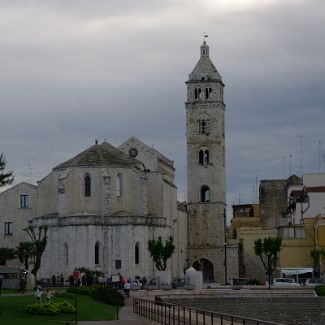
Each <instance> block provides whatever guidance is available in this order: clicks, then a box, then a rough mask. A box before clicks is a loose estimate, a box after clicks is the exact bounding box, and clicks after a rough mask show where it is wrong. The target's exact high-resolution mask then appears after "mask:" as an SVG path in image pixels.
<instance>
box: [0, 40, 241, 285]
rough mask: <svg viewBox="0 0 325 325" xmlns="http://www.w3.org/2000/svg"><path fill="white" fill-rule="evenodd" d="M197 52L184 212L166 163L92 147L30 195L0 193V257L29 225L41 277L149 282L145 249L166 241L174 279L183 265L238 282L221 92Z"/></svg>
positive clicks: (156, 155) (24, 187) (28, 190)
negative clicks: (42, 245)
mask: <svg viewBox="0 0 325 325" xmlns="http://www.w3.org/2000/svg"><path fill="white" fill-rule="evenodd" d="M200 50H201V53H200V58H199V61H198V63H197V65H196V66H195V68H194V70H193V71H192V73H191V74H190V75H189V79H188V81H187V82H186V84H187V102H186V107H185V108H186V126H187V133H186V137H187V178H188V181H187V183H188V202H187V203H182V204H181V203H179V202H177V187H176V185H175V168H174V163H173V161H171V160H170V159H168V158H167V157H165V156H164V155H163V154H161V153H160V152H158V151H157V150H155V149H153V148H151V147H149V146H147V145H146V144H144V143H143V142H141V141H140V140H138V139H137V138H135V137H131V138H129V139H128V140H126V141H125V142H124V143H122V144H121V145H120V146H119V147H114V146H112V145H111V144H109V143H108V142H103V143H101V144H100V143H98V142H97V141H96V143H95V144H94V145H93V146H91V147H89V148H88V149H86V150H85V151H83V152H81V153H80V154H78V155H76V156H75V157H73V158H71V159H69V160H68V161H66V162H63V163H61V164H60V165H58V166H56V167H54V168H53V170H52V172H51V173H50V174H49V175H47V176H46V177H44V178H43V179H41V180H40V181H38V182H37V186H34V185H31V184H28V183H20V184H18V185H16V186H14V187H12V188H10V189H8V190H6V191H4V192H3V193H0V220H1V223H2V224H3V225H4V227H3V228H2V230H1V231H2V233H0V247H2V246H7V247H16V246H17V245H18V244H19V242H20V241H25V240H28V238H27V237H26V233H25V232H24V231H23V230H22V229H23V228H25V227H26V226H27V225H32V226H34V227H38V226H41V225H47V226H48V244H47V247H46V250H45V252H44V255H43V259H42V267H41V269H40V271H39V277H44V278H48V277H51V276H52V275H53V274H56V275H58V274H61V273H62V274H64V275H65V276H67V275H69V274H71V272H72V271H73V270H74V269H75V268H79V267H86V268H89V269H98V270H101V271H103V272H104V273H105V275H107V276H111V275H113V274H117V273H121V274H122V275H125V276H126V277H131V278H134V277H135V276H146V277H151V276H154V274H155V267H154V264H153V262H152V260H151V257H150V255H149V252H148V250H147V242H148V240H149V239H157V238H158V237H159V236H161V237H162V238H163V239H166V238H168V237H169V236H173V238H174V243H175V246H176V251H175V253H174V255H173V257H172V259H171V260H170V262H169V264H168V268H169V269H170V271H171V274H172V276H173V277H179V276H181V275H182V274H183V272H184V269H185V268H187V267H189V266H191V265H193V266H194V267H195V268H197V269H200V270H202V271H203V275H204V278H205V279H206V280H209V281H212V280H216V281H218V282H223V281H224V279H225V277H227V276H228V277H230V275H232V276H236V275H237V266H236V265H237V261H236V258H237V255H236V254H237V251H236V248H235V247H234V248H231V247H227V240H226V236H225V229H226V224H225V215H224V211H225V207H226V180H225V178H226V176H225V175H226V174H225V171H226V170H225V169H226V168H225V130H224V129H225V126H224V114H225V104H224V102H223V87H224V84H223V82H222V79H221V76H220V74H219V73H218V71H217V70H216V68H215V67H214V65H213V63H212V62H211V60H210V58H209V47H208V45H207V44H206V42H204V43H203V45H202V46H201V49H200ZM227 254H228V262H227ZM228 265H231V266H232V267H231V268H230V267H228V274H227V266H228Z"/></svg>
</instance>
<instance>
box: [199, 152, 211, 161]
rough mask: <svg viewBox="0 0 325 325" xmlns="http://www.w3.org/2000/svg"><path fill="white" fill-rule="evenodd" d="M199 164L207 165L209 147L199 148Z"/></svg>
mask: <svg viewBox="0 0 325 325" xmlns="http://www.w3.org/2000/svg"><path fill="white" fill-rule="evenodd" d="M199 164H200V165H208V164H209V149H200V150H199Z"/></svg>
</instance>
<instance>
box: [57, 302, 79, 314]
mask: <svg viewBox="0 0 325 325" xmlns="http://www.w3.org/2000/svg"><path fill="white" fill-rule="evenodd" d="M56 304H57V305H58V308H59V311H60V313H64V314H73V313H75V312H76V309H75V308H74V306H72V304H71V303H70V302H69V301H62V302H58V303H56Z"/></svg>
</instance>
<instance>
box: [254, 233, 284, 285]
mask: <svg viewBox="0 0 325 325" xmlns="http://www.w3.org/2000/svg"><path fill="white" fill-rule="evenodd" d="M281 243H282V240H281V238H271V237H268V238H264V239H263V240H262V239H261V238H259V239H257V240H255V243H254V251H255V255H256V256H259V258H260V260H261V262H262V264H263V266H264V269H265V271H266V273H267V275H268V281H269V289H270V288H271V277H272V273H273V272H274V271H275V269H276V267H277V264H278V259H279V257H278V253H279V252H280V250H281Z"/></svg>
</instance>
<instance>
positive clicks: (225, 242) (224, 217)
mask: <svg viewBox="0 0 325 325" xmlns="http://www.w3.org/2000/svg"><path fill="white" fill-rule="evenodd" d="M223 223H224V232H225V241H224V243H223V246H224V253H225V260H224V266H225V285H227V284H228V274H227V273H228V272H227V215H226V209H224V210H223Z"/></svg>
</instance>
